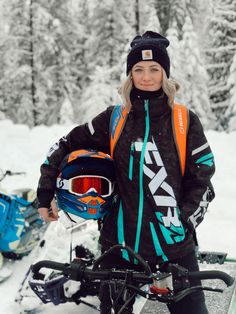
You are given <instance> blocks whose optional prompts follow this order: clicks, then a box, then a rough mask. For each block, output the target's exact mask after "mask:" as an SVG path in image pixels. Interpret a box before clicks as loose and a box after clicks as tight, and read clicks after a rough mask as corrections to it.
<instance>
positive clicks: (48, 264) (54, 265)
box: [31, 260, 70, 275]
mask: <svg viewBox="0 0 236 314" xmlns="http://www.w3.org/2000/svg"><path fill="white" fill-rule="evenodd" d="M41 268H49V269H54V270H59V271H62V272H63V273H66V270H67V269H68V270H69V269H70V264H68V263H64V264H63V263H58V262H53V261H49V260H44V261H40V262H37V263H35V264H33V265H31V270H32V272H33V274H34V275H37V274H38V273H39V271H40V269H41Z"/></svg>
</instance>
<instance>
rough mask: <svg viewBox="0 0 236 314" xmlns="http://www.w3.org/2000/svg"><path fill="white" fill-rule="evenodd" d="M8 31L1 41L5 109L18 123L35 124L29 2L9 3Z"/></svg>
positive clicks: (3, 109)
mask: <svg viewBox="0 0 236 314" xmlns="http://www.w3.org/2000/svg"><path fill="white" fill-rule="evenodd" d="M5 8H6V12H7V14H6V15H7V16H6V21H7V22H8V23H7V24H8V30H7V34H5V36H4V38H3V39H2V41H1V54H0V56H1V70H2V71H1V81H0V83H1V89H2V92H1V93H2V97H3V99H2V104H1V106H2V109H1V110H2V111H3V113H4V115H5V116H6V117H7V118H10V119H12V120H13V121H14V122H17V123H26V124H28V125H30V126H32V125H33V124H34V121H33V114H32V110H33V108H32V95H31V53H30V44H31V42H30V41H31V33H30V21H29V9H30V7H29V3H28V2H25V1H23V2H22V1H19V0H17V1H14V2H10V3H9V2H5V3H4V9H5Z"/></svg>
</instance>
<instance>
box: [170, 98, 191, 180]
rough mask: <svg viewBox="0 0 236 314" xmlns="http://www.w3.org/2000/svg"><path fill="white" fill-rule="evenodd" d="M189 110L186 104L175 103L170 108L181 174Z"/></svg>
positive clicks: (183, 168)
mask: <svg viewBox="0 0 236 314" xmlns="http://www.w3.org/2000/svg"><path fill="white" fill-rule="evenodd" d="M188 115H189V112H188V109H187V107H186V106H184V105H181V104H177V103H175V104H174V106H173V109H172V130H173V135H174V140H175V145H176V149H177V152H178V155H179V163H180V168H181V172H182V175H184V172H185V164H186V142H187V134H188V127H189V117H188Z"/></svg>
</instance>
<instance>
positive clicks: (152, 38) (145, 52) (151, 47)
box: [126, 31, 170, 77]
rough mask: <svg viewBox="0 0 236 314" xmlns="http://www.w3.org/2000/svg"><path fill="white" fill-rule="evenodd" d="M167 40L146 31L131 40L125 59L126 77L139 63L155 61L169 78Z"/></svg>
mask: <svg viewBox="0 0 236 314" xmlns="http://www.w3.org/2000/svg"><path fill="white" fill-rule="evenodd" d="M169 43H170V42H169V40H168V39H167V38H165V37H163V36H161V35H160V34H158V33H155V32H151V31H147V32H145V33H144V34H143V35H142V36H136V37H134V39H133V40H132V42H131V44H130V46H131V50H130V52H129V54H128V57H127V70H126V74H127V75H128V74H129V72H130V70H131V69H132V67H133V66H134V65H135V64H136V63H138V62H140V61H152V60H153V61H156V62H158V63H159V64H160V65H161V66H162V67H163V69H164V70H165V71H166V75H167V77H169V76H170V59H169V56H168V53H167V50H166V47H168V46H169Z"/></svg>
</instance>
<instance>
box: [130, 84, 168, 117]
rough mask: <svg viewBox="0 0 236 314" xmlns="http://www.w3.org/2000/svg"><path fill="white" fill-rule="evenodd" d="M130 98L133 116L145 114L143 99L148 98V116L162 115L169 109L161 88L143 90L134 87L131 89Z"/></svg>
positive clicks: (166, 98)
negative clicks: (148, 90)
mask: <svg viewBox="0 0 236 314" xmlns="http://www.w3.org/2000/svg"><path fill="white" fill-rule="evenodd" d="M130 99H131V103H132V108H131V111H132V112H133V113H134V115H135V116H141V115H144V114H145V109H144V104H145V100H148V102H149V115H150V118H155V117H158V116H162V115H163V114H164V113H166V112H168V111H170V109H171V108H170V106H169V105H168V97H167V95H166V94H165V93H164V92H163V90H162V89H161V90H158V91H155V92H143V91H140V90H138V89H136V88H134V89H133V90H132V91H131V94H130Z"/></svg>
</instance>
